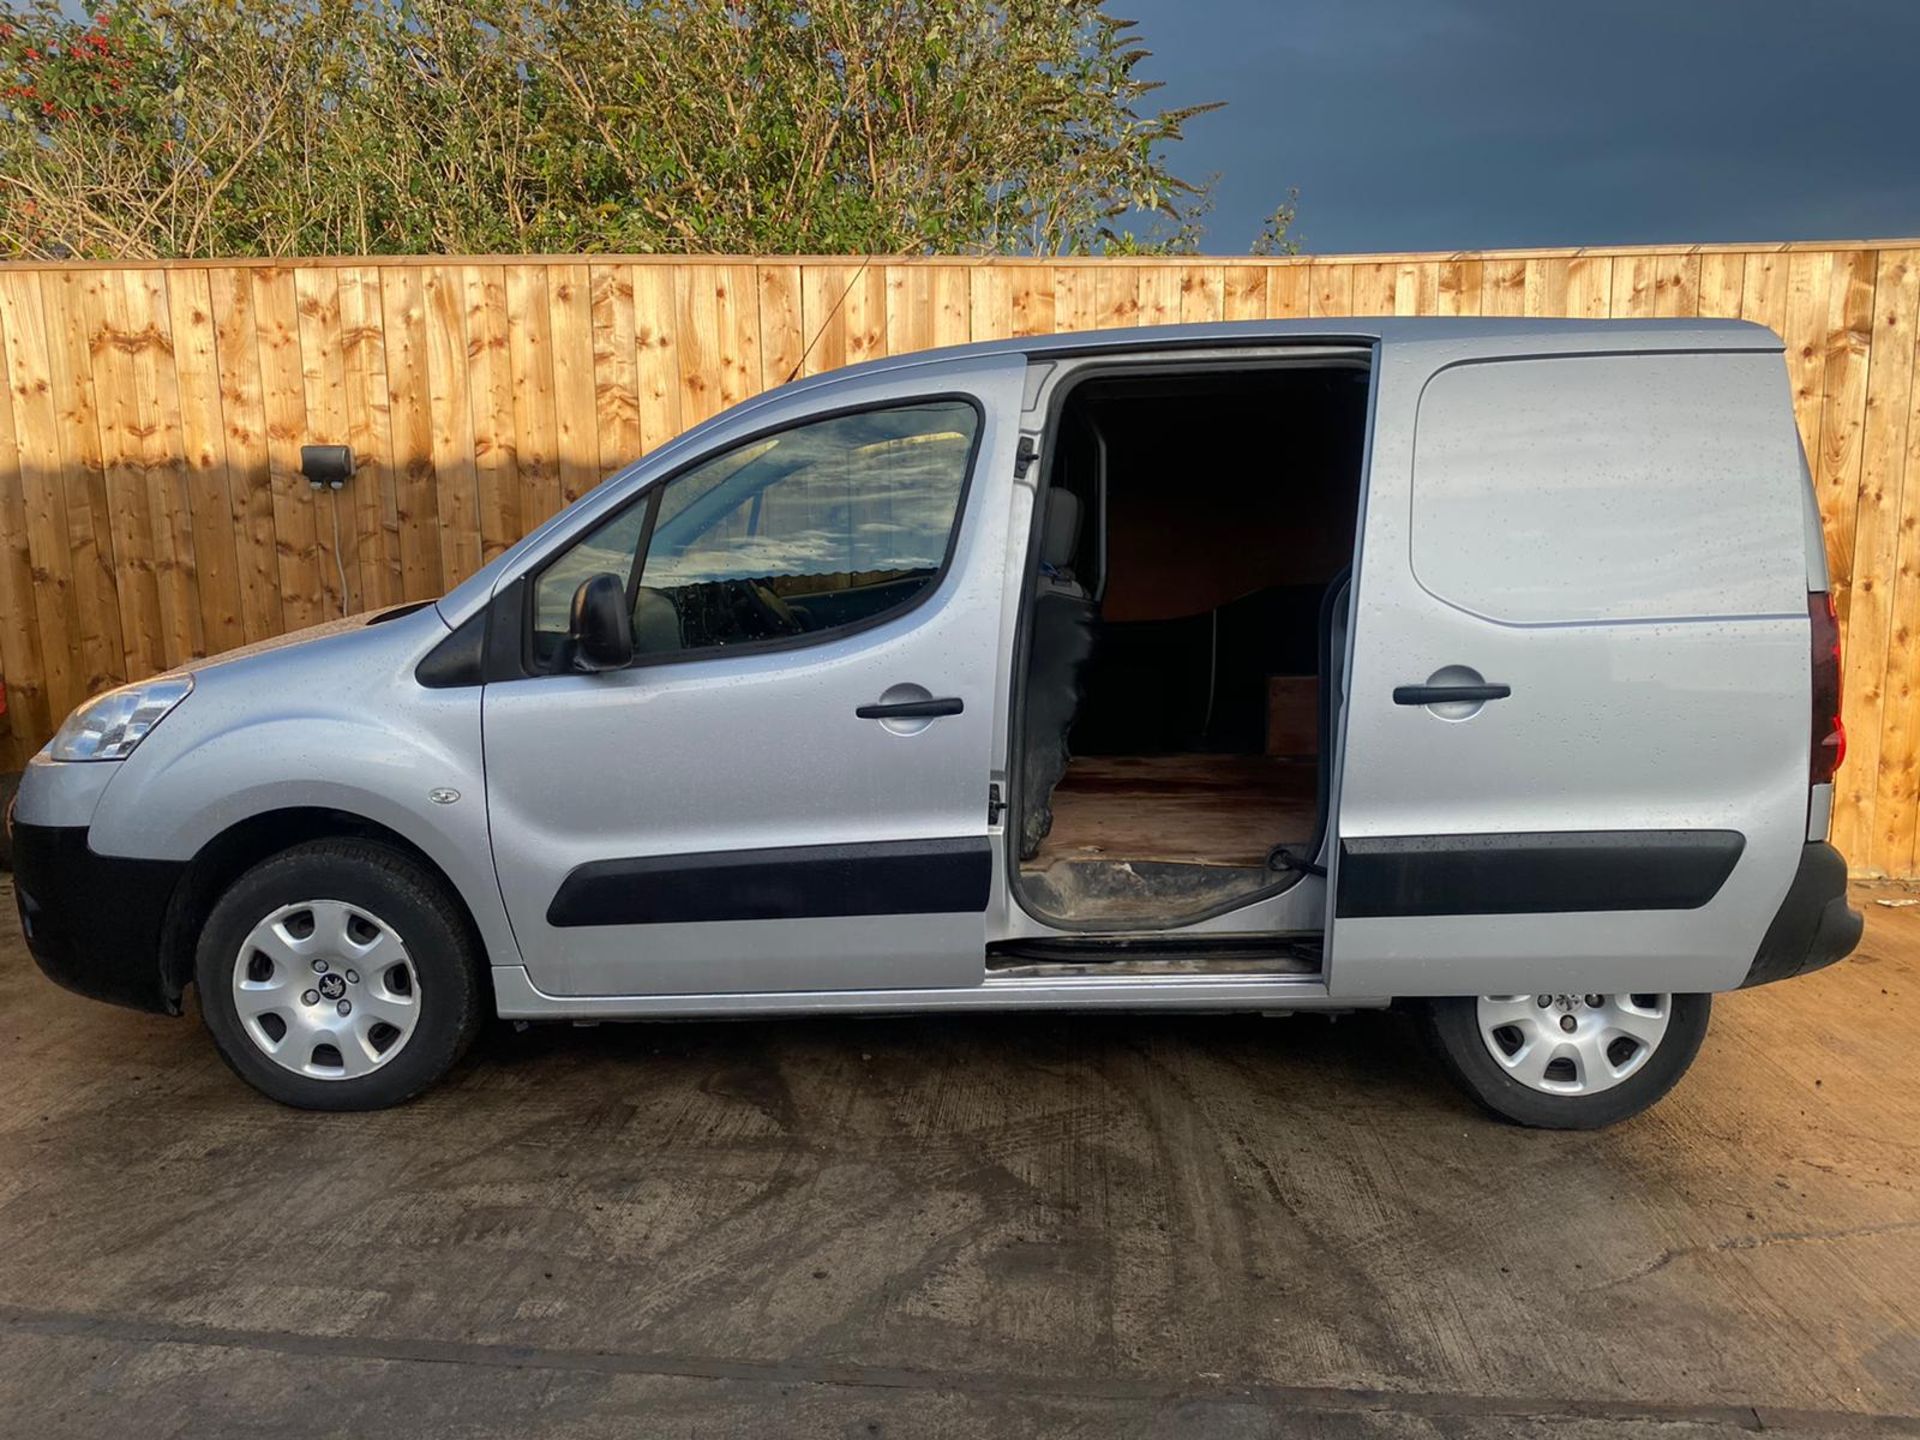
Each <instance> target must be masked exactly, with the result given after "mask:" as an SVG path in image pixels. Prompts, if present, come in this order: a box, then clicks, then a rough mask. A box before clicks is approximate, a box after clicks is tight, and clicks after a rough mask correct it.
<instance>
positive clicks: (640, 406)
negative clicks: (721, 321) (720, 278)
mask: <svg viewBox="0 0 1920 1440" xmlns="http://www.w3.org/2000/svg"><path fill="white" fill-rule="evenodd" d="M621 269H622V270H623V271H624V272H625V274H626V277H627V278H626V280H625V283H624V284H615V285H614V286H613V287H612V288H611V290H610V292H609V302H610V304H611V306H612V315H613V337H614V338H613V344H614V346H615V347H616V348H617V346H618V344H619V342H620V341H621V340H622V339H623V338H624V339H626V340H627V341H628V350H629V351H630V353H631V354H632V356H633V360H632V363H631V367H630V370H629V371H628V375H629V376H630V378H628V379H625V380H617V379H615V376H616V372H617V370H618V367H617V366H616V367H615V370H614V371H609V372H606V373H605V374H603V375H602V377H601V379H602V382H603V384H609V383H610V384H611V388H609V389H606V390H603V392H602V395H601V415H602V417H603V420H602V423H603V424H604V423H605V419H606V417H608V416H613V417H615V418H616V420H618V422H619V423H618V430H619V435H618V440H619V446H618V448H616V450H615V451H614V452H612V453H609V451H608V448H607V447H606V445H605V444H604V443H603V444H602V447H601V451H600V461H601V468H602V469H604V470H605V471H606V473H607V474H609V475H611V474H613V472H614V471H616V470H618V469H620V468H621V467H622V466H625V465H630V464H632V463H633V461H634V459H635V458H636V457H637V456H639V455H640V454H642V453H643V452H651V451H654V450H658V449H659V448H660V447H661V446H662V445H664V444H666V443H667V442H668V441H669V440H671V439H673V437H674V436H676V435H678V434H679V433H680V432H681V431H682V430H685V429H686V428H687V427H688V426H690V425H692V424H693V423H694V422H693V420H692V419H691V418H689V417H687V416H684V415H682V414H681V413H680V403H681V402H680V347H681V343H682V336H681V333H680V320H679V313H678V312H679V302H678V299H677V298H676V296H675V295H674V281H673V269H672V268H670V267H668V266H665V265H630V266H623V267H621ZM595 313H596V314H597V313H598V312H597V311H596V312H595ZM616 358H617V357H616ZM623 383H624V384H630V385H631V386H632V387H633V389H632V395H633V409H632V420H631V422H630V423H631V426H632V430H631V434H630V435H629V433H628V422H626V421H625V420H624V419H623V418H621V417H624V416H625V415H626V414H627V409H626V404H625V397H624V396H623V395H622V394H621V392H620V389H619V385H620V384H623Z"/></svg>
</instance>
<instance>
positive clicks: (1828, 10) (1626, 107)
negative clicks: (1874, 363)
mask: <svg viewBox="0 0 1920 1440" xmlns="http://www.w3.org/2000/svg"><path fill="white" fill-rule="evenodd" d="M1109 8H1110V9H1111V10H1113V11H1114V12H1115V13H1118V14H1125V15H1128V16H1130V17H1133V18H1137V19H1138V20H1139V21H1140V22H1141V32H1142V34H1143V36H1144V37H1145V39H1146V42H1147V44H1148V46H1149V47H1150V48H1151V49H1152V50H1153V51H1154V59H1153V60H1152V61H1151V62H1149V66H1150V73H1151V74H1152V75H1153V76H1154V77H1155V78H1159V79H1163V80H1165V81H1166V82H1167V86H1166V89H1165V90H1164V91H1162V92H1161V93H1160V98H1161V99H1162V100H1164V101H1165V102H1166V103H1169V104H1176V103H1185V102H1189V101H1195V100H1204V99H1218V100H1226V101H1228V102H1229V104H1228V107H1227V108H1226V109H1225V110H1222V111H1218V112H1216V113H1214V114H1212V115H1207V116H1203V117H1201V118H1200V119H1198V120H1195V121H1194V122H1192V124H1191V126H1190V128H1189V131H1188V137H1189V138H1188V140H1187V142H1186V143H1185V145H1184V146H1182V147H1181V151H1180V153H1179V158H1178V164H1179V167H1180V169H1181V171H1182V173H1185V174H1188V175H1200V174H1204V173H1206V172H1208V171H1217V172H1219V174H1220V182H1219V190H1218V200H1219V203H1218V206H1217V209H1216V211H1215V214H1214V218H1213V222H1212V225H1211V227H1210V235H1209V240H1208V246H1207V248H1208V249H1209V250H1212V251H1217V252H1232V251H1238V250H1243V249H1244V248H1245V247H1246V245H1247V244H1248V242H1249V241H1250V240H1251V239H1252V237H1253V234H1254V231H1255V229H1256V227H1257V226H1258V223H1259V219H1260V217H1261V216H1262V215H1263V214H1264V213H1266V212H1267V211H1268V210H1270V209H1271V208H1272V206H1273V204H1274V202H1275V201H1276V200H1278V199H1279V198H1280V196H1281V195H1282V194H1284V192H1285V190H1286V188H1287V187H1288V186H1289V185H1298V186H1299V187H1300V191H1301V197H1300V199H1301V211H1300V224H1299V227H1298V231H1299V234H1300V236H1301V237H1302V239H1303V240H1304V241H1305V242H1306V244H1307V246H1308V248H1310V249H1314V250H1327V251H1331V250H1426V249H1454V248H1472V247H1492V246H1517V245H1568V244H1614V243H1651V242H1659V241H1711V240H1788V239H1823V238H1868V237H1875V236H1889V235H1914V234H1920V108H1916V107H1915V105H1914V103H1913V100H1914V96H1915V94H1916V91H1920V86H1916V84H1915V79H1916V62H1920V0H1667V3H1664V4H1663V3H1658V0H1591V3H1581V4H1570V3H1560V0H1533V3H1524V0H1349V3H1344V4H1343V3H1340V0H1119V3H1117V4H1110V6H1109Z"/></svg>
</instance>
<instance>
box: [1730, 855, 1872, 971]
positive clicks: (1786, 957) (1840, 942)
mask: <svg viewBox="0 0 1920 1440" xmlns="http://www.w3.org/2000/svg"><path fill="white" fill-rule="evenodd" d="M1865 924H1866V922H1865V921H1864V920H1863V919H1862V918H1861V916H1860V912H1859V911H1858V910H1855V909H1853V908H1852V907H1851V906H1850V905H1848V904H1847V862H1846V858H1845V857H1844V856H1843V855H1841V853H1840V852H1839V851H1838V850H1836V849H1834V848H1833V846H1831V845H1829V844H1827V843H1826V842H1825V841H1815V842H1814V843H1813V844H1810V845H1808V846H1807V847H1806V848H1805V849H1803V850H1802V851H1801V852H1800V864H1799V867H1798V868H1797V869H1796V870H1795V871H1794V873H1793V883H1792V884H1791V885H1789V886H1788V887H1787V894H1786V898H1785V899H1784V900H1782V901H1781V902H1780V908H1779V910H1777V911H1776V912H1774V917H1773V923H1772V924H1771V925H1769V926H1768V927H1767V933H1766V935H1765V937H1764V938H1762V940H1761V941H1760V949H1759V951H1758V952H1757V953H1756V954H1755V955H1754V957H1753V965H1752V966H1751V968H1749V969H1748V971H1747V978H1746V979H1745V980H1742V981H1741V982H1740V985H1741V988H1742V989H1745V988H1746V987H1748V986H1750V985H1770V984H1772V983H1773V982H1774V981H1776V980H1791V979H1792V978H1793V977H1794V976H1796V975H1808V974H1811V973H1812V972H1813V971H1815V970H1821V969H1824V968H1826V967H1827V966H1829V965H1831V964H1833V962H1834V961H1836V960H1840V959H1843V958H1844V957H1846V956H1848V955H1850V954H1852V953H1853V949H1854V947H1855V946H1856V945H1858V944H1859V943H1860V934H1861V931H1862V930H1863V929H1864V928H1865Z"/></svg>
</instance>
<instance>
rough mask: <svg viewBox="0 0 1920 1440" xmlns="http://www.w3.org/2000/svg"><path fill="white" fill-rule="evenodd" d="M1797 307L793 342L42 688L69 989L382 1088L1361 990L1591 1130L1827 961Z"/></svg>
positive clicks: (1846, 926) (1835, 727) (1304, 999)
mask: <svg viewBox="0 0 1920 1440" xmlns="http://www.w3.org/2000/svg"><path fill="white" fill-rule="evenodd" d="M1839 675H1840V663H1839V654H1838V640H1837V632H1836V627H1835V622H1834V615H1833V610H1832V606H1831V604H1830V602H1829V597H1828V593H1827V579H1826V562H1825V553H1824V549H1823V546H1822V542H1821V534H1820V525H1819V519H1818V514H1817V511H1816V509H1815V506H1814V498H1813V493H1812V488H1811V485H1810V483H1809V479H1808V474H1807V468H1806V463H1805V460H1804V458H1803V456H1802V453H1801V448H1800V443H1799V439H1798V435H1797V433H1796V431H1795V428H1794V421H1793V414H1792V409H1791V405H1790V399H1789V394H1788V383H1787V375H1786V370H1785V366H1784V364H1783V361H1782V356H1781V344H1780V341H1779V340H1778V339H1777V338H1776V337H1775V336H1774V335H1773V334H1772V333H1770V332H1769V331H1766V330H1764V329H1760V328H1757V327H1754V326H1751V325H1744V324H1738V323H1723V322H1709V321H1693V320H1676V321H1656V322H1601V323H1576V322H1562V321H1515V320H1479V319H1418V320H1396V319H1382V320H1317V321H1300V322H1268V323H1253V324H1231V325H1209V326H1183V327H1168V328H1159V329H1153V330H1134V331H1112V332H1097V333H1083V334H1074V335H1058V336H1047V337H1043V338H1037V339H1028V340H1015V341H1010V342H1004V343H994V344H984V345H975V346H971V347H967V348H963V349H956V350H945V351H934V352H929V353H925V354H918V355H909V356H905V357H902V358H899V359H895V360H887V361H882V362H878V363H874V364H868V365H862V366H857V367H854V368H852V369H848V370H844V371H841V372H838V373H835V374H831V375H825V376H821V377H819V378H817V379H812V380H807V381H804V382H801V383H798V384H792V385H788V386H785V387H784V388H781V389H779V390H776V391H773V392H770V393H768V394H765V395H762V396H760V397H758V398H756V399H753V400H750V401H748V402H746V403H745V404H742V405H740V406H737V407H736V408H734V409H733V410H731V411H729V412H727V413H725V414H723V415H721V416H719V417H717V418H715V419H713V420H711V421H709V422H707V423H706V424H704V425H701V426H700V427H698V428H697V429H695V430H692V431H690V432H688V433H687V434H686V435H684V436H682V437H681V438H680V439H678V440H676V441H675V442H674V443H672V444H671V445H668V446H666V447H663V448H662V449H660V450H658V451H657V452H655V453H654V454H652V455H649V456H648V457H647V458H646V459H644V460H642V461H641V462H639V463H638V464H636V465H634V466H633V467H631V468H630V469H628V470H626V471H624V472H622V473H621V474H619V475H617V476H615V477H614V478H612V479H611V480H609V481H608V482H607V483H605V484H604V485H602V486H600V487H599V488H598V489H597V490H595V491H594V492H593V493H592V494H590V495H589V496H587V497H586V498H584V499H583V500H581V501H580V502H579V503H578V504H576V505H574V506H573V507H572V508H570V509H568V510H567V511H565V512H564V513H562V514H560V515H558V516H556V517H555V518H554V519H553V520H551V521H550V522H548V523H547V524H545V525H543V526H541V527H540V528H539V529H538V530H537V531H535V532H534V533H533V534H531V535H529V536H528V537H527V538H526V539H524V540H523V541H521V542H520V543H519V544H518V545H516V546H514V547H513V548H512V549H510V550H508V551H507V552H506V553H505V554H504V555H502V556H501V557H500V558H499V559H497V560H496V561H494V562H493V563H492V564H490V565H488V566H486V567H485V568H484V569H483V570H481V571H480V572H479V573H478V574H476V575H474V576H473V577H472V578H471V579H469V580H468V581H466V582H465V583H464V584H461V585H460V586H458V587H457V588H456V589H454V590H453V591H452V592H451V593H450V594H448V595H446V596H444V597H442V598H441V599H439V600H437V601H433V602H431V603H423V604H415V605H405V606H401V607H399V608H396V609H388V610H383V611H379V612H375V613H372V614H368V615H361V616H356V617H353V618H351V619H345V620H341V621H339V622H337V623H334V624H331V625H326V626H322V627H320V628H318V629H314V630H309V631H306V632H304V633H301V634H298V635H292V636H288V637H286V638H285V639H282V640H278V641H274V642H271V643H268V644H264V645H257V646H253V647H251V648H249V649H246V650H240V651H235V652H233V653H230V654H226V655H221V656H217V657H215V658H213V659H210V660H207V661H204V662H199V663H196V664H194V665H192V666H191V667H189V668H187V669H184V670H180V671H176V672H173V673H169V674H166V675H160V676H156V677H154V678H152V679H149V680H143V681H141V682H139V683H137V684H134V685H129V686H127V687H125V688H123V689H119V690H115V691H112V692H110V693H108V694H105V695H102V696H99V697H97V698H96V699H94V700H91V701H89V702H88V703H87V704H86V705H84V706H82V707H81V708H80V709H79V710H78V711H77V712H75V713H74V715H73V716H71V717H70V718H69V719H68V720H67V722H66V724H65V725H64V726H63V727H62V728H61V730H60V733H59V734H58V736H57V737H56V738H55V739H54V740H53V741H52V743H51V744H49V745H48V747H47V748H46V749H45V750H43V751H42V752H41V753H40V754H39V755H37V756H35V757H34V759H33V761H32V764H31V767H30V768H29V770H28V772H27V774H26V776H25V779H24V781H23V783H22V785H21V788H20V792H19V796H18V800H17V803H16V808H15V810H14V813H13V815H12V817H11V822H10V823H11V825H12V827H13V840H14V846H15V856H16V867H17V889H18V901H19V908H20V914H21V920H22V923H23V926H24V929H25V934H26V937H27V941H28V944H29V946H30V947H31V949H32V951H33V953H34V955H35V956H36V957H37V959H38V962H39V964H40V965H41V967H42V968H43V969H44V970H45V971H46V972H47V973H48V974H49V975H51V976H52V977H53V978H54V979H55V980H57V981H59V982H60V983H61V984H63V985H66V986H68V987H70V988H72V989H74V990H77V991H80V992H82V993H83V994H87V995H91V996H96V997H98V998H100V999H103V1000H110V1001H115V1002H118V1003H121V1004H125V1005H132V1006H137V1007H140V1008H143V1009H147V1010H154V1011H162V1012H167V1013H178V1012H179V1011H180V1009H181V1005H182V997H183V995H184V992H185V991H186V990H187V988H188V987H189V986H190V985H191V986H193V987H195V988H197V990H198V992H199V1008H200V1012H201V1014H202V1016H203V1017H204V1018H205V1021H206V1024H207V1027H208V1029H209V1030H211V1031H212V1033H213V1038H214V1042H215V1044H216V1045H218V1046H219V1048H220V1052H221V1053H222V1054H223V1055H224V1056H225V1057H226V1059H227V1061H228V1062H229V1063H230V1064H231V1065H232V1067H233V1068H234V1069H235V1070H236V1071H238V1072H239V1074H240V1075H241V1076H242V1077H243V1078H245V1079H246V1080H247V1081H249V1082H250V1083H252V1084H253V1085H254V1086H256V1087H257V1088H258V1089H260V1090H262V1091H264V1092H265V1093H266V1094H268V1095H270V1096H272V1097H273V1098H275V1099H277V1100H281V1101H285V1102H287V1103H289V1104H293V1105H300V1106H310V1107H314V1108H319V1109H343V1110H344V1109H358V1108H366V1107H374V1106H382V1105H390V1104H394V1103H396V1102H399V1101H402V1100H405V1099H407V1098H409V1097H410V1096H413V1095H415V1094H417V1093H418V1092H419V1091H421V1090H422V1089H423V1088H425V1087H426V1086H428V1085H430V1084H432V1083H433V1082H434V1081H435V1080H436V1079H437V1078H438V1077H440V1076H441V1075H443V1074H444V1073H446V1071H447V1069H448V1067H449V1066H451V1065H452V1064H453V1063H454V1062H455V1061H456V1060H457V1059H458V1058H459V1057H460V1055H461V1053H462V1052H463V1051H464V1050H465V1049H466V1048H467V1046H468V1044H469V1042H470V1041H471V1040H472V1039H473V1037H474V1034H475V1032H476V1030H477V1029H478V1027H479V1026H480V1025H481V1023H482V1022H483V1020H485V1019H486V1018H488V1017H489V1016H496V1015H497V1016H500V1017H505V1018H508V1019H513V1020H550V1019H565V1020H577V1021H595V1020H640V1019H669V1018H682V1017H691V1016H741V1015H769V1014H827V1013H843V1012H887V1011H920V1010H946V1011H956V1010H966V1009H994V1008H1000V1009H1013V1008H1023V1009H1042V1008H1045V1009H1052V1008H1084V1009H1092V1008H1108V1007H1118V1008H1125V1009H1132V1010H1146V1009H1155V1008H1161V1009H1177V1010H1196V1011H1197V1010H1206V1011H1228V1010H1255V1011H1262V1012H1290V1011H1308V1010H1323V1011H1324V1010H1355V1009H1361V1008H1367V1007H1381V1006H1386V1005H1389V1004H1392V1003H1395V1002H1403V1003H1405V1004H1407V1006H1408V1008H1410V1009H1412V1010H1415V1011H1416V1012H1417V1013H1418V1014H1419V1016H1420V1017H1421V1022H1422V1023H1423V1024H1424V1025H1425V1027H1426V1028H1427V1029H1428V1030H1429V1032H1430V1033H1431V1035H1432V1037H1433V1039H1434V1041H1435V1042H1436V1044H1437V1047H1438V1050H1439V1053H1440V1055H1441V1056H1442V1057H1443V1059H1444V1062H1445V1064H1446V1066H1447V1067H1448V1068H1449V1069H1450V1070H1451V1072H1452V1073H1453V1074H1454V1075H1455V1076H1456V1077H1457V1078H1458V1079H1459V1080H1460V1082H1461V1083H1462V1084H1463V1085H1464V1086H1465V1087H1466V1089H1467V1090H1468V1091H1469V1092H1470V1093H1471V1094H1472V1096H1473V1097H1474V1098H1476V1099H1477V1100H1479V1101H1480V1102H1481V1103H1483V1104H1484V1105H1485V1106H1487V1107H1488V1108H1489V1109H1491V1110H1492V1111H1494V1112H1496V1113H1497V1114H1499V1115H1502V1116H1505V1117H1507V1118H1509V1119H1512V1120H1515V1121H1519V1122H1522V1123H1526V1124H1532V1125H1543V1126H1564V1127H1588V1126H1596V1125H1603V1124H1606V1123H1609V1122H1611V1121H1614V1120H1618V1119H1620V1118H1622V1117H1624V1116H1627V1115H1631V1114H1633V1113H1635V1112H1636V1111H1638V1110H1640V1109H1642V1108H1644V1107H1645V1106H1646V1105H1648V1104H1650V1103H1651V1102H1652V1101H1654V1100H1655V1099H1657V1098H1658V1097H1659V1096H1661V1095H1662V1094H1664V1093H1665V1092H1666V1091H1667V1090H1668V1089H1669V1088H1670V1087H1671V1086H1672V1085H1673V1084H1674V1083H1675V1081H1676V1080H1677V1079H1678V1078H1679V1077H1680V1075H1681V1074H1682V1072H1684V1071H1685V1070H1686V1068H1687V1066H1688V1065H1689V1064H1690V1063H1691V1061H1692V1060H1693V1057H1694V1054H1695V1052H1696V1051H1697V1049H1698V1047H1699V1045H1700V1041H1701V1037H1702V1035H1703V1033H1704V1032H1705V1029H1706V1025H1707V1016H1708V1010H1709V1006H1710V998H1709V997H1710V996H1711V995H1712V994H1713V993H1714V992H1716V991H1725V990H1734V989H1738V988H1741V987H1743V986H1748V985H1756V984H1761V983H1764V982H1767V981H1772V980H1778V979H1782V978H1784V977H1787V976H1792V975H1798V974H1802V973H1804V972H1806V971H1808V970H1812V969H1815V968H1817V967H1819V966H1822V965H1825V964H1828V963H1830V962H1832V961H1834V960H1836V959H1838V958H1839V957H1841V956H1842V955H1845V954H1846V953H1847V952H1848V951H1849V950H1851V949H1852V948H1853V946H1854V945H1855V944H1856V943H1857V941H1858V939H1859V935H1860V924H1861V922H1860V917H1859V916H1858V914H1857V913H1855V912H1854V911H1852V910H1850V909H1849V908H1848V905H1847V899H1846V870H1845V865H1844V862H1843V861H1842V859H1841V857H1840V856H1839V854H1838V853H1836V852H1835V851H1834V849H1833V848H1832V847H1831V846H1830V845H1828V844H1827V843H1826V837H1827V819H1828V811H1829V808H1830V804H1831V800H1832V793H1833V792H1832V784H1831V781H1832V776H1833V772H1834V768H1835V766H1836V765H1837V764H1838V763H1839V761H1840V757H1841V753H1842V749H1843V745H1844V738H1843V735H1842V731H1841V726H1840V694H1839Z"/></svg>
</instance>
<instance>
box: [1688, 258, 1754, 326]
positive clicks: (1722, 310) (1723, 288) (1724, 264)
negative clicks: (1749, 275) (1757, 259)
mask: <svg viewBox="0 0 1920 1440" xmlns="http://www.w3.org/2000/svg"><path fill="white" fill-rule="evenodd" d="M1745 260H1746V257H1745V256H1743V255H1729V254H1727V253H1726V252H1725V251H1711V252H1709V253H1707V254H1705V255H1702V256H1701V257H1700V306H1699V313H1700V314H1701V315H1702V316H1706V317H1710V318H1712V319H1715V320H1737V319H1739V318H1740V294H1741V290H1742V287H1743V285H1744V283H1745V280H1746V265H1745Z"/></svg>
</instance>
